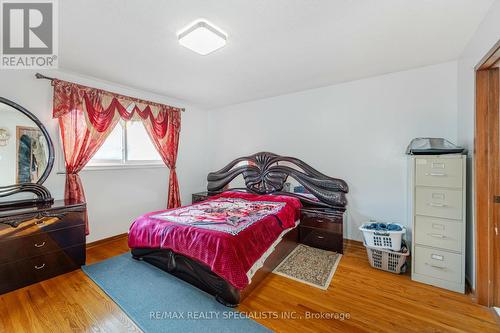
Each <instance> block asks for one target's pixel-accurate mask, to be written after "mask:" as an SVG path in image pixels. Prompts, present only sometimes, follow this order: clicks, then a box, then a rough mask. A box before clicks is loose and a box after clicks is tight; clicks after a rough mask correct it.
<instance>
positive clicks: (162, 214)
mask: <svg viewBox="0 0 500 333" xmlns="http://www.w3.org/2000/svg"><path fill="white" fill-rule="evenodd" d="M300 208H301V203H300V200H299V199H297V198H293V197H288V196H277V195H255V194H249V193H242V192H225V193H222V194H220V195H217V196H214V197H211V198H209V199H208V200H206V201H202V202H199V203H196V204H193V205H189V206H184V207H180V208H175V209H170V210H164V211H157V212H152V213H148V214H145V215H143V216H141V217H139V218H137V219H136V220H135V221H134V222H133V223H132V225H131V227H130V231H129V247H130V248H133V249H169V250H172V251H174V252H176V253H179V254H182V255H184V256H186V257H189V258H191V259H194V260H197V261H199V262H201V263H204V264H205V265H207V266H208V267H210V269H211V270H212V271H213V272H214V273H215V274H217V275H218V276H220V277H222V278H223V279H225V280H226V281H227V282H229V283H230V284H231V285H233V286H234V287H235V288H237V289H239V290H241V289H244V288H245V287H246V286H247V285H248V284H249V283H250V279H251V277H252V275H253V273H254V272H255V271H256V268H257V267H259V264H260V263H261V262H263V260H265V258H267V256H269V254H270V253H271V252H272V249H273V247H274V246H276V244H277V242H279V240H280V239H281V237H283V236H284V234H286V232H288V231H290V230H292V229H293V228H294V227H295V226H296V221H297V220H298V219H299V216H300Z"/></svg>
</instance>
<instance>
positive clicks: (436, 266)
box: [425, 262, 446, 269]
mask: <svg viewBox="0 0 500 333" xmlns="http://www.w3.org/2000/svg"><path fill="white" fill-rule="evenodd" d="M425 264H426V265H427V266H431V267H432V268H437V269H446V267H443V266H438V265H433V264H429V263H428V262H426V263H425Z"/></svg>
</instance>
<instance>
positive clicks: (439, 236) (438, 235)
mask: <svg viewBox="0 0 500 333" xmlns="http://www.w3.org/2000/svg"><path fill="white" fill-rule="evenodd" d="M427 235H429V236H431V237H435V238H447V237H446V236H445V235H441V234H427Z"/></svg>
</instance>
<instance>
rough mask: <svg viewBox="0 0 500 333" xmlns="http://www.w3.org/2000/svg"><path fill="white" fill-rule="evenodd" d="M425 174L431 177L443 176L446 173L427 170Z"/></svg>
mask: <svg viewBox="0 0 500 333" xmlns="http://www.w3.org/2000/svg"><path fill="white" fill-rule="evenodd" d="M425 175H426V176H431V177H445V176H446V174H445V173H443V172H428V173H426V174H425Z"/></svg>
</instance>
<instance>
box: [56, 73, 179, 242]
mask: <svg viewBox="0 0 500 333" xmlns="http://www.w3.org/2000/svg"><path fill="white" fill-rule="evenodd" d="M52 84H53V86H54V109H53V116H54V118H57V119H58V120H59V126H60V129H61V137H62V144H63V150H64V158H65V162H66V174H67V175H66V188H65V199H66V200H70V201H78V202H84V201H85V193H84V191H83V186H82V183H81V180H80V177H79V176H78V173H79V172H80V171H81V170H82V169H83V167H84V166H85V165H86V164H87V163H88V162H89V161H90V159H91V158H92V156H94V154H95V153H96V152H97V150H98V149H99V148H100V147H101V146H102V144H103V143H104V141H105V140H106V138H107V137H108V135H109V133H111V131H112V130H113V128H114V127H115V126H116V124H117V123H118V122H119V120H120V119H124V120H132V119H136V120H138V119H140V120H142V123H143V124H144V127H145V128H146V131H147V133H148V134H149V136H150V138H151V140H152V142H153V144H154V146H155V147H156V149H157V150H158V152H159V153H160V155H161V157H162V160H163V162H164V163H165V165H167V167H168V168H169V169H170V177H169V189H168V202H167V207H168V208H173V207H178V206H180V204H181V201H180V192H179V183H178V180H177V173H176V170H175V164H176V161H177V151H178V146H179V133H180V127H181V117H180V111H181V109H179V108H175V107H172V106H168V105H163V104H158V103H152V102H147V101H144V100H140V99H135V98H131V97H128V96H123V95H118V94H113V93H110V92H107V91H104V90H100V89H94V88H90V87H85V86H82V85H78V84H74V83H70V82H66V81H61V80H54V81H53V82H52ZM129 110H130V111H129ZM87 234H88V226H87Z"/></svg>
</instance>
